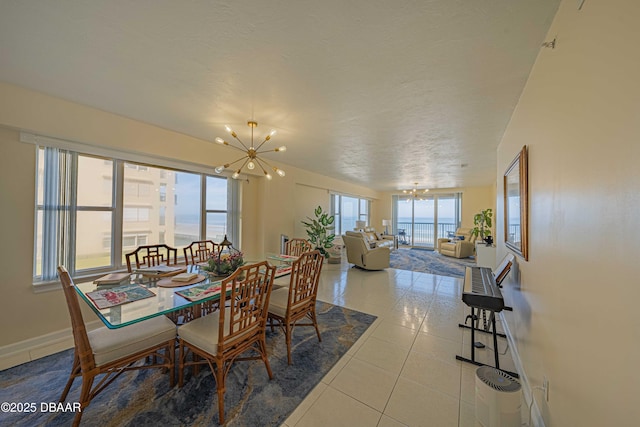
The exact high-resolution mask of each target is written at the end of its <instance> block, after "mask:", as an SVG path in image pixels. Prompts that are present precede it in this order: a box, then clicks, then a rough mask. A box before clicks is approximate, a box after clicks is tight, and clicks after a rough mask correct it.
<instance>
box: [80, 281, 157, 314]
mask: <svg viewBox="0 0 640 427" xmlns="http://www.w3.org/2000/svg"><path fill="white" fill-rule="evenodd" d="M155 295H156V294H154V293H153V292H151V291H150V290H149V289H147V288H145V287H144V286H140V285H137V284H132V285H124V286H116V287H114V288H110V289H101V290H99V291H93V292H87V296H88V297H89V298H91V301H93V303H94V304H95V305H96V307H98V309H100V310H102V309H103V308H109V307H115V306H116V305H122V304H126V303H129V302H133V301H138V300H141V299H145V298H151V297H153V296H155Z"/></svg>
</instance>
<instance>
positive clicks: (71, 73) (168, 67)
mask: <svg viewBox="0 0 640 427" xmlns="http://www.w3.org/2000/svg"><path fill="white" fill-rule="evenodd" d="M558 4H559V0H535V1H534V0H471V1H470V0H414V1H401V0H397V1H383V0H349V1H345V0H340V1H334V0H323V1H321V2H319V1H307V0H300V1H282V0H281V1H271V2H266V1H258V0H253V1H247V0H234V1H233V2H227V1H187V2H178V1H173V0H171V1H166V0H165V1H155V0H154V1H152V0H147V1H135V2H132V1H130V0H110V1H79V0H77V1H69V0H58V1H34V0H23V1H18V0H16V1H8V0H0V80H2V81H5V82H8V83H12V84H16V85H20V86H24V87H27V88H31V89H35V90H39V91H42V92H45V93H49V94H51V95H54V96H58V97H61V98H65V99H69V100H72V101H76V102H78V103H81V104H86V105H90V106H93V107H97V108H100V109H102V110H106V111H110V112H114V113H117V114H120V115H123V116H127V117H131V118H134V119H137V120H141V121H144V122H147V123H152V124H155V125H158V126H161V127H164V128H167V129H172V130H175V131H178V132H182V133H185V134H188V135H192V136H196V137H199V138H203V139H206V140H208V141H213V139H214V138H215V137H216V136H225V131H224V124H229V125H231V126H232V127H233V128H234V129H235V130H236V131H237V132H238V134H239V135H240V136H241V137H243V136H248V135H249V134H250V130H249V128H248V127H247V126H246V122H247V120H248V119H252V118H253V119H255V120H256V121H257V122H258V123H259V127H258V128H257V129H256V135H257V136H258V135H263V134H266V133H267V132H268V131H269V130H270V129H271V128H274V129H276V130H277V131H278V135H277V136H276V137H274V139H273V144H274V146H279V145H283V144H284V145H287V147H288V150H287V151H286V152H285V153H279V154H274V155H273V156H270V158H271V159H274V160H277V161H278V162H280V163H281V164H282V166H283V168H285V169H286V165H293V166H296V167H300V168H303V169H307V170H311V171H315V172H318V173H321V174H323V175H329V176H333V177H336V178H339V179H342V180H346V181H349V182H354V183H357V184H361V185H364V186H367V187H370V188H374V189H378V190H396V189H403V188H410V187H412V186H413V183H414V182H419V183H420V187H430V188H449V187H461V186H477V185H489V184H491V183H492V182H494V180H495V175H496V164H495V162H496V156H495V148H496V147H497V145H498V144H499V142H500V139H501V137H502V134H503V132H504V129H505V128H506V125H507V123H508V121H509V119H510V117H511V114H512V112H513V109H514V107H515V105H516V103H517V101H518V98H519V96H520V93H521V92H522V90H523V87H524V85H525V83H526V80H527V76H528V75H529V72H530V70H531V67H532V65H533V63H534V61H535V59H536V56H537V54H538V52H539V50H540V45H541V43H542V42H543V39H544V37H545V34H546V32H547V30H548V28H549V26H550V24H551V21H552V19H553V15H554V14H555V11H556V10H557V7H558ZM256 138H257V137H256ZM245 139H249V138H246V137H245ZM462 165H465V166H462Z"/></svg>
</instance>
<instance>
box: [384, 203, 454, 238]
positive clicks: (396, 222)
mask: <svg viewBox="0 0 640 427" xmlns="http://www.w3.org/2000/svg"><path fill="white" fill-rule="evenodd" d="M460 197H461V196H460V193H452V194H433V195H428V196H421V197H415V196H404V195H402V196H393V199H394V206H393V208H394V209H393V216H394V218H393V230H394V233H395V234H397V235H398V240H399V243H400V244H401V245H408V246H416V247H425V248H434V247H435V242H437V241H438V238H440V237H447V235H448V233H449V232H454V231H455V230H456V228H457V227H458V224H459V223H460Z"/></svg>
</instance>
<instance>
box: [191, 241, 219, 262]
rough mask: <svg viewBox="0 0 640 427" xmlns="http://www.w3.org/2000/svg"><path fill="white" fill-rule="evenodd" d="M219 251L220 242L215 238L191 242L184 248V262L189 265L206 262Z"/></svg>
mask: <svg viewBox="0 0 640 427" xmlns="http://www.w3.org/2000/svg"><path fill="white" fill-rule="evenodd" d="M217 251H218V244H217V243H215V242H214V241H213V240H200V241H196V242H191V244H190V245H189V246H187V247H185V248H184V262H185V263H186V264H187V265H189V264H194V265H195V264H198V263H201V262H206V261H208V260H209V258H211V256H212V255H213V254H215V253H216V252H217Z"/></svg>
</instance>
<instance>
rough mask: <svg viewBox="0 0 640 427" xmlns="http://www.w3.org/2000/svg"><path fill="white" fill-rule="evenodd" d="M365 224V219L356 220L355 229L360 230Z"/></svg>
mask: <svg viewBox="0 0 640 427" xmlns="http://www.w3.org/2000/svg"><path fill="white" fill-rule="evenodd" d="M366 226H367V221H356V230H357V231H362V230H364V228H365V227H366Z"/></svg>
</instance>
